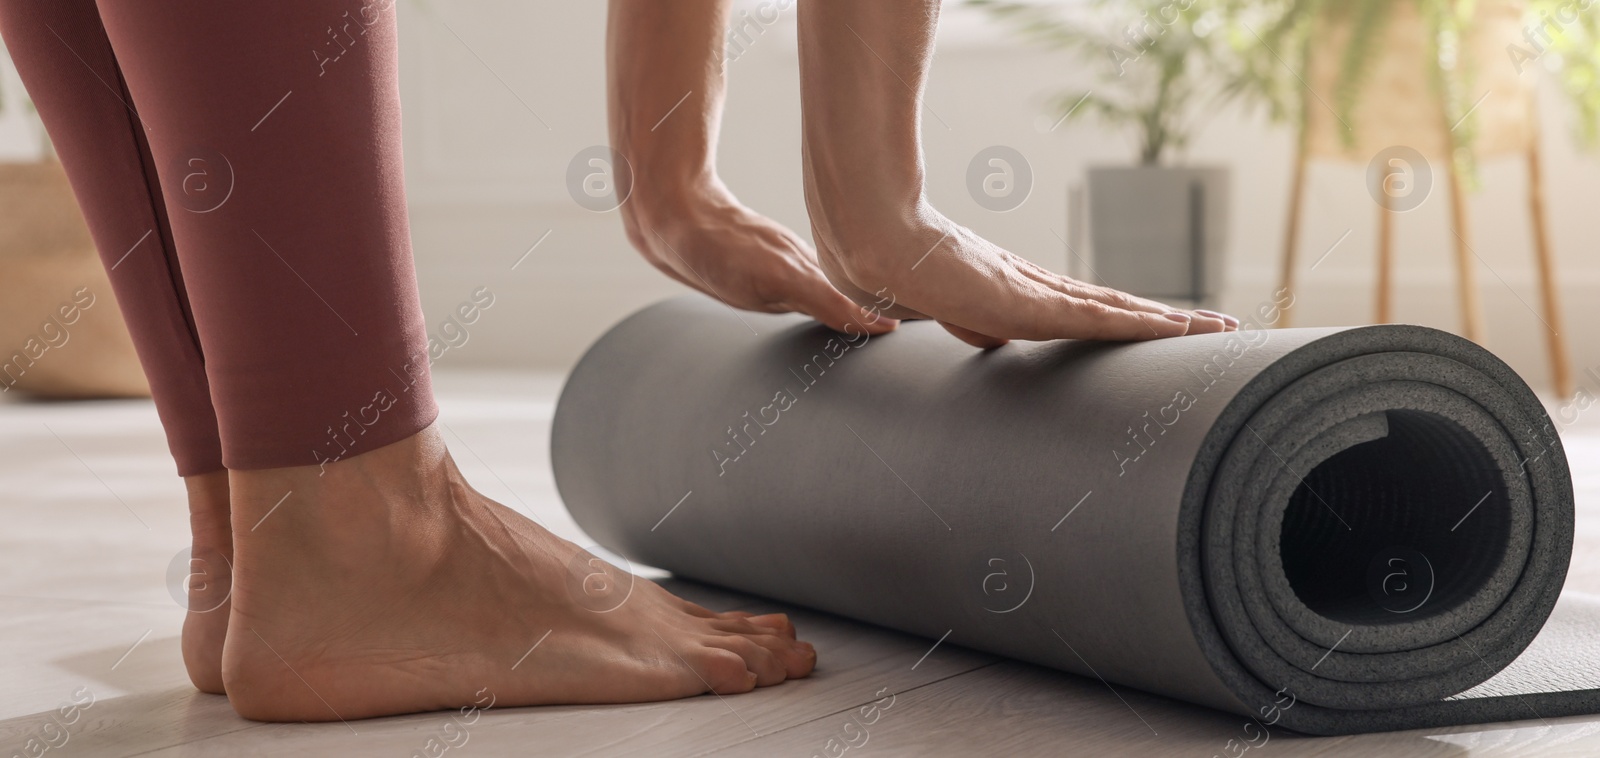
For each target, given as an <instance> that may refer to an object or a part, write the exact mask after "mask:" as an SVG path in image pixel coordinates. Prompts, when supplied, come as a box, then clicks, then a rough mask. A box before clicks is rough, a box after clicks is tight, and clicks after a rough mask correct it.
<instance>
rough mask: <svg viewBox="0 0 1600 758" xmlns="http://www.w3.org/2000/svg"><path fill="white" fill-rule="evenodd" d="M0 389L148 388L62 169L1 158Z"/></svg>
mask: <svg viewBox="0 0 1600 758" xmlns="http://www.w3.org/2000/svg"><path fill="white" fill-rule="evenodd" d="M0 209H3V210H0V390H3V391H5V392H6V393H7V394H10V393H14V392H24V393H27V394H30V395H36V396H42V397H51V398H90V397H143V396H148V395H149V394H150V387H149V385H148V384H147V383H146V381H145V377H144V372H143V371H141V370H140V368H139V359H138V356H137V355H135V354H134V351H133V343H132V341H131V340H130V339H129V337H128V327H127V324H126V323H124V322H123V320H122V313H121V311H119V310H118V309H117V301H116V298H115V296H113V295H112V293H111V282H110V281H109V280H108V279H107V278H106V273H105V269H104V268H103V267H102V266H101V264H100V258H99V256H98V255H96V254H95V248H94V243H93V242H92V241H91V240H90V238H89V231H88V229H87V228H86V227H85V226H84V223H83V217H82V215H81V214H80V213H79V211H78V204H77V201H76V200H75V199H74V198H73V196H72V189H71V187H70V186H68V184H67V177H66V174H65V173H63V172H62V170H61V165H60V164H59V163H57V162H56V161H54V160H45V161H41V162H39V163H0Z"/></svg>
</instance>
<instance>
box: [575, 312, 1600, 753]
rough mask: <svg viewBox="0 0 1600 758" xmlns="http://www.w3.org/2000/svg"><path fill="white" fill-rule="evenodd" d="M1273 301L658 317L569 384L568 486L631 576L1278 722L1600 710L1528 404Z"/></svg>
mask: <svg viewBox="0 0 1600 758" xmlns="http://www.w3.org/2000/svg"><path fill="white" fill-rule="evenodd" d="M1281 305H1283V303H1281V302H1274V303H1267V304H1264V305H1263V306H1262V307H1261V308H1260V309H1259V311H1258V312H1257V313H1254V314H1252V315H1251V318H1249V319H1247V320H1246V323H1245V325H1244V328H1243V329H1241V330H1240V331H1238V332H1234V333H1228V334H1213V335H1198V336H1190V337H1182V338H1177V339H1167V340H1158V341H1151V342H1141V343H1132V344H1108V343H1093V342H1075V341H1062V342H1053V343H1014V344H1012V345H1008V346H1006V347H1003V348H1000V349H997V350H992V351H987V352H984V351H978V350H975V349H972V348H970V347H968V346H966V345H964V344H962V343H960V342H957V341H956V340H955V339H953V338H952V337H950V336H949V335H948V334H946V333H945V332H944V331H943V330H942V329H940V328H939V327H938V326H937V325H935V324H933V323H931V322H907V323H905V324H902V325H901V327H900V329H899V330H898V331H896V332H894V333H892V334H889V335H885V336H881V337H870V338H869V337H868V336H867V335H865V334H864V333H862V332H854V333H851V334H844V335H841V334H836V333H833V332H830V331H828V330H827V329H825V328H823V327H821V326H818V325H817V324H815V323H814V322H811V321H809V320H806V319H803V318H800V317H798V316H792V315H790V316H770V315H758V314H750V313H735V312H733V311H732V310H731V309H729V308H727V307H725V306H723V305H721V304H719V303H717V302H715V301H713V300H710V299H705V298H699V297H690V298H684V299H676V300H670V301H667V302H663V303H660V304H657V305H654V306H651V307H649V308H646V309H645V310H643V311H640V312H639V313H637V314H634V315H633V316H631V317H629V318H628V319H627V320H625V321H623V322H622V323H621V324H619V325H617V326H616V327H615V328H613V329H612V330H611V331H610V332H608V333H607V334H606V335H605V336H604V337H602V338H601V339H600V341H599V342H598V343H597V344H596V345H595V346H594V347H593V348H591V349H590V350H589V352H588V354H587V355H585V356H584V358H583V360H582V361H581V362H580V363H579V365H578V367H577V368H576V369H575V370H574V371H573V373H572V376H571V378H570V379H569V380H568V382H567V385H566V388H565V390H564V391H563V393H562V395H561V399H560V402H559V404H558V406H557V409H556V414H555V420H554V429H553V433H552V441H551V448H552V451H553V459H554V466H555V475H556V483H557V485H558V487H559V489H560V491H561V495H562V497H563V498H564V499H565V501H566V504H567V506H568V508H569V509H570V510H571V512H572V515H573V517H574V518H575V519H576V520H577V521H578V523H579V524H580V525H581V526H582V527H583V528H584V529H585V530H586V531H587V532H588V533H589V534H590V535H592V536H593V537H594V538H595V539H597V540H599V542H600V543H601V544H603V545H605V546H607V547H608V548H610V549H612V550H615V551H617V552H618V553H620V554H622V555H624V556H626V557H628V558H629V559H631V560H634V561H638V562H641V563H645V564H649V565H653V566H658V567H661V568H665V569H668V570H670V571H672V572H673V573H675V574H677V575H679V576H681V577H686V578H691V579H695V580H699V581H703V582H707V583H712V584H717V585H722V586H725V587H729V588H734V589H737V590H741V591H745V592H749V593H753V594H757V595H764V596H767V597H770V598H774V599H777V600H781V601H786V602H789V603H795V604H799V605H804V606H810V607H813V608H817V609H821V610H824V611H829V612H832V613H836V614H839V615H842V616H846V617H849V618H853V619H858V620H861V621H865V622H870V623H873V624H879V625H882V626H886V627H891V628H894V629H899V630H903V631H906V632H911V633H914V634H918V635H923V636H926V637H928V638H930V639H939V638H945V639H946V641H947V642H949V643H955V644H960V645H964V646H967V647H970V648H976V649H979V650H984V651H988V652H992V653H997V654H1000V655H1005V656H1010V657H1014V658H1019V659H1022V660H1026V661H1031V662H1034V663H1038V664H1042V665H1044V666H1049V667H1053V668H1057V669H1061V670H1064V671H1069V672H1073V673H1076V674H1081V675H1084V676H1092V677H1099V678H1103V680H1105V681H1107V682H1109V683H1111V684H1115V685H1126V686H1129V687H1135V688H1139V689H1142V690H1146V691H1149V692H1154V693H1160V694H1163V695H1167V696H1171V697H1174V698H1180V699H1183V700H1187V701H1190V702H1194V703H1199V704H1203V705H1207V706H1211V707H1213V708H1218V709H1221V710H1224V711H1230V712H1234V713H1239V714H1245V715H1248V716H1251V717H1252V718H1254V719H1256V720H1257V721H1259V722H1260V723H1262V724H1264V725H1269V726H1270V725H1281V726H1283V727H1286V728H1289V729H1293V730H1296V731H1301V732H1305V733H1313V734H1344V733H1357V732H1369V731H1381V730H1392V729H1408V728H1416V727H1428V726H1443V725H1452V724H1463V723H1477V722H1487V721H1505V720H1518V719H1528V718H1536V717H1540V718H1551V717H1555V716H1562V715H1571V714H1575V713H1591V712H1596V711H1600V602H1597V601H1596V600H1593V599H1590V598H1588V597H1586V596H1571V597H1568V598H1566V599H1564V600H1562V602H1561V603H1560V604H1559V605H1558V603H1557V599H1558V597H1559V595H1560V591H1561V586H1562V582H1563V580H1564V578H1565V576H1566V571H1567V563H1568V559H1569V558H1570V555H1571V552H1572V540H1573V495H1572V483H1571V476H1570V473H1569V471H1568V467H1567V461H1566V456H1565V454H1564V452H1563V451H1562V447H1561V442H1560V440H1559V439H1558V438H1557V437H1556V436H1555V434H1554V432H1553V431H1552V427H1551V425H1550V420H1549V418H1548V416H1547V415H1546V413H1545V411H1544V409H1543V407H1542V406H1541V405H1540V404H1539V402H1538V400H1537V399H1536V398H1535V397H1534V394H1533V393H1532V392H1531V391H1530V390H1529V389H1528V387H1527V386H1526V385H1525V384H1524V383H1523V382H1522V381H1521V379H1519V378H1518V377H1517V375H1516V374H1515V373H1513V372H1512V370H1511V369H1510V368H1508V367H1507V366H1506V365H1505V364H1504V363H1502V362H1501V361H1500V360H1498V359H1497V358H1495V357H1494V356H1493V355H1492V354H1490V353H1489V352H1487V351H1485V350H1484V349H1482V348H1480V347H1478V346H1477V345H1474V344H1472V343H1471V342H1468V341H1466V340H1463V339H1460V338H1458V337H1455V336H1453V335H1450V334H1447V333H1444V332H1440V331H1436V330H1432V329H1427V328H1423V327H1416V326H1369V327H1357V328H1325V329H1284V330H1267V329H1260V328H1257V324H1259V323H1270V322H1273V321H1276V318H1277V313H1278V311H1277V309H1278V308H1279V306H1281ZM947 634H948V637H947V638H946V637H945V635H947ZM1530 643H1531V644H1530ZM825 654H826V651H824V656H825ZM823 665H826V658H825V657H824V660H823ZM1109 694H1110V693H1108V695H1109Z"/></svg>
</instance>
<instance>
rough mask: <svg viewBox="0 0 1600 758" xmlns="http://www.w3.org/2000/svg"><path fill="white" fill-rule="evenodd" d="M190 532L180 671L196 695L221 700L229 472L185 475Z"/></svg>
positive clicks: (227, 586) (229, 546) (230, 553)
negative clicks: (184, 672) (207, 695)
mask: <svg viewBox="0 0 1600 758" xmlns="http://www.w3.org/2000/svg"><path fill="white" fill-rule="evenodd" d="M183 483H184V486H185V487H187V488H188V490H189V531H190V532H191V533H192V534H193V539H194V544H193V547H192V548H191V550H190V552H189V572H190V573H189V579H188V582H187V591H188V606H187V608H188V612H187V613H185V614H184V617H183V637H182V642H181V647H182V650H183V666H184V668H186V669H188V671H189V681H191V682H194V686H195V687H196V688H197V689H199V690H200V691H201V692H209V693H211V694H213V695H221V694H223V692H222V642H223V639H224V638H225V636H226V635H227V632H228V611H229V605H230V600H229V593H230V591H231V589H232V587H231V583H230V579H231V574H232V564H233V530H232V528H231V526H230V525H229V518H228V514H229V510H228V472H226V471H216V472H212V473H209V474H199V475H197V476H187V477H184V480H183Z"/></svg>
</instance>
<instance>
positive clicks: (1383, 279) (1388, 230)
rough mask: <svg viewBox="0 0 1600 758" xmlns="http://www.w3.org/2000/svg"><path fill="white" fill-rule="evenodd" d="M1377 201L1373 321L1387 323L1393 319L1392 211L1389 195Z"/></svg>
mask: <svg viewBox="0 0 1600 758" xmlns="http://www.w3.org/2000/svg"><path fill="white" fill-rule="evenodd" d="M1382 198H1383V199H1381V200H1379V201H1378V297H1377V314H1376V316H1375V317H1374V319H1373V321H1374V322H1375V323H1379V324H1387V323H1390V322H1392V321H1394V211H1392V210H1390V209H1389V202H1388V200H1389V196H1388V195H1387V194H1383V195H1382Z"/></svg>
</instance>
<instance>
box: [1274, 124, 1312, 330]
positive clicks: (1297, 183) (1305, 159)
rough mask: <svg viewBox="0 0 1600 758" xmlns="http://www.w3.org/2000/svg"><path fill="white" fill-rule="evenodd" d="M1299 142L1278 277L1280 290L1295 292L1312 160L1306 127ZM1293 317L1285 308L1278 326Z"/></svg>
mask: <svg viewBox="0 0 1600 758" xmlns="http://www.w3.org/2000/svg"><path fill="white" fill-rule="evenodd" d="M1297 142H1298V144H1297V145H1296V146H1295V153H1294V178H1293V179H1290V180H1289V181H1290V184H1289V221H1288V224H1287V225H1286V226H1285V227H1284V230H1283V269H1282V272H1281V273H1280V274H1279V278H1278V291H1279V292H1284V291H1288V292H1294V284H1295V276H1294V258H1295V250H1296V247H1297V246H1298V245H1299V244H1300V206H1301V204H1302V203H1303V197H1302V194H1301V193H1303V192H1304V191H1305V184H1306V164H1307V163H1309V162H1310V156H1309V155H1308V154H1307V151H1306V137H1305V134H1304V129H1302V130H1301V134H1300V137H1299V139H1298V141H1297ZM1292 318H1294V310H1293V309H1292V308H1284V309H1283V320H1282V321H1279V322H1278V326H1279V327H1280V328H1287V327H1288V326H1289V325H1290V320H1291V319H1292Z"/></svg>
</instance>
